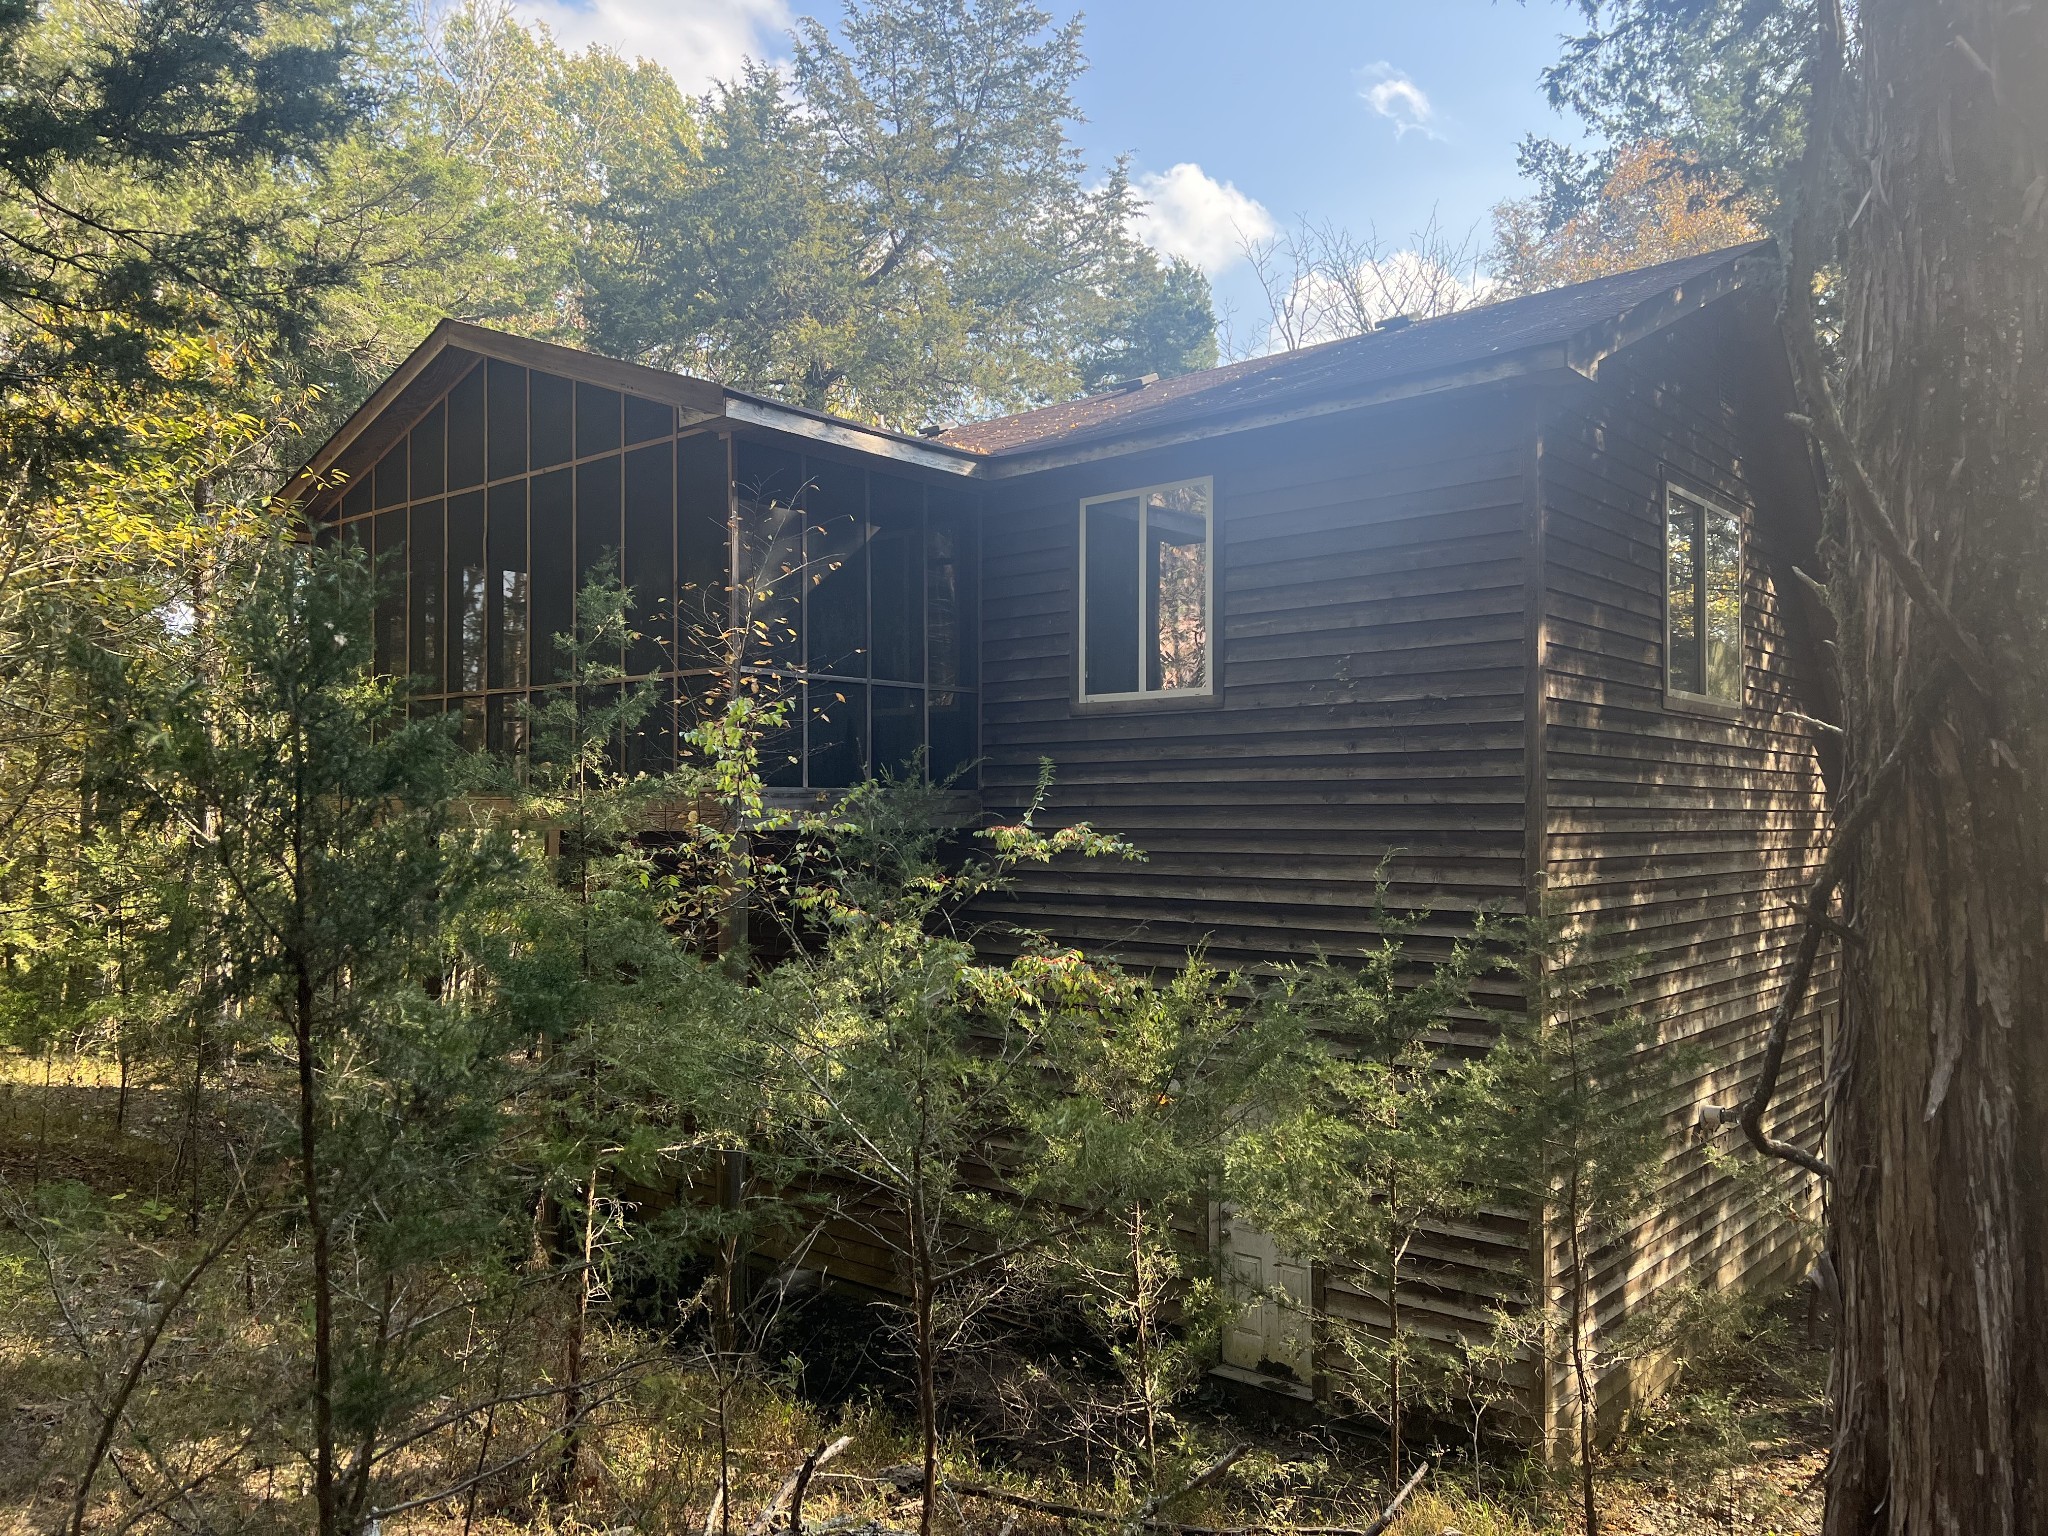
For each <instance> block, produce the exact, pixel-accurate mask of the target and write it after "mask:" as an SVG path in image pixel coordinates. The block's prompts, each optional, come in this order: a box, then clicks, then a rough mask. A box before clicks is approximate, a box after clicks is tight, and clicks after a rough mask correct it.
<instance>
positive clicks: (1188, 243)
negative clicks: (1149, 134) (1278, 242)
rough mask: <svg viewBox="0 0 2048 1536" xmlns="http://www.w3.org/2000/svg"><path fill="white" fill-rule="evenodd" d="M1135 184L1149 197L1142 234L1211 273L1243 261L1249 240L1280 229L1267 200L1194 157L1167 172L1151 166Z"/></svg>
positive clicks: (1157, 248) (1165, 253) (1154, 246)
mask: <svg viewBox="0 0 2048 1536" xmlns="http://www.w3.org/2000/svg"><path fill="white" fill-rule="evenodd" d="M1134 185H1135V186H1136V188H1137V191H1138V195H1139V196H1140V197H1142V198H1143V199H1144V200H1145V207H1144V208H1143V209H1142V210H1140V212H1139V213H1138V216H1137V220H1136V225H1137V233H1138V238H1139V239H1140V240H1143V241H1144V242H1145V243H1146V244H1147V245H1149V246H1151V247H1152V249H1153V250H1155V251H1157V252H1159V253H1160V254H1161V255H1162V256H1180V257H1184V258H1186V259H1187V260H1188V261H1191V262H1193V263H1194V264H1195V265H1196V266H1198V267H1200V268H1201V269H1202V270H1203V271H1204V272H1207V273H1208V274H1209V275H1210V276H1211V277H1214V276H1215V275H1216V274H1217V273H1219V272H1222V271H1225V270H1227V269H1228V268H1230V267H1233V266H1235V265H1236V264H1237V263H1238V262H1240V261H1242V260H1244V246H1245V242H1246V241H1249V240H1265V239H1268V238H1270V237H1271V236H1272V234H1273V231H1274V229H1275V228H1276V226H1275V224H1274V223H1273V216H1272V215H1271V214H1270V213H1268V212H1267V211H1266V209H1265V205H1264V204H1262V203H1260V202H1259V201H1258V200H1257V199H1256V198H1252V197H1247V196H1246V195H1245V194H1244V193H1242V192H1240V191H1238V190H1237V188H1236V187H1235V186H1233V185H1231V183H1229V182H1227V181H1218V180H1217V179H1216V178H1215V177H1213V176H1211V175H1210V174H1209V173H1208V172H1207V171H1205V170H1203V169H1202V168H1201V167H1200V166H1199V165H1196V164H1194V163H1193V162H1192V161H1187V160H1183V161H1182V162H1181V163H1180V164H1179V165H1176V166H1174V167H1173V168H1172V169H1170V170H1168V171H1167V172H1166V173H1165V174H1164V175H1161V174H1160V173H1159V172H1157V171H1146V172H1144V173H1143V174H1142V175H1140V176H1139V177H1138V178H1137V179H1136V181H1135V183H1134Z"/></svg>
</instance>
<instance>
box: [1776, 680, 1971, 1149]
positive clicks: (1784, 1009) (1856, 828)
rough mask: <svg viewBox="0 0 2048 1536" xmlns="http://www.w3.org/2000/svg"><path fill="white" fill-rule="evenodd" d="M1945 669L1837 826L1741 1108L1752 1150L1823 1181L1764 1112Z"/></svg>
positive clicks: (1929, 717) (1927, 722)
mask: <svg viewBox="0 0 2048 1536" xmlns="http://www.w3.org/2000/svg"><path fill="white" fill-rule="evenodd" d="M1948 671H1949V669H1948V668H1947V667H1946V666H1942V667H1939V668H1937V669H1936V671H1935V674H1934V676H1932V677H1930V678H1929V679H1928V680H1927V682H1926V683H1924V684H1923V685H1922V686H1921V689H1920V692H1919V694H1918V696H1917V697H1916V698H1915V699H1914V700H1913V703H1912V705H1911V706H1910V707H1909V708H1908V710H1907V712H1906V719H1905V723H1904V724H1903V726H1902V727H1901V728H1900V731H1899V739H1898V740H1897V741H1896V742H1894V743H1893V744H1892V749H1891V751H1890V752H1888V753H1886V754H1885V758H1884V761H1883V762H1882V763H1880V764H1878V767H1877V771H1876V772H1875V773H1873V774H1872V775H1871V776H1870V782H1869V784H1868V785H1866V786H1865V787H1864V791H1863V796H1862V798H1861V799H1859V800H1858V801H1857V802H1856V804H1855V805H1854V806H1852V807H1851V808H1850V809H1849V811H1848V812H1847V814H1845V815H1844V816H1843V817H1842V819H1841V820H1840V821H1839V822H1838V823H1837V824H1836V826H1835V836H1834V840H1833V842H1832V843H1831V844H1830V845H1829V848H1828V856H1827V859H1826V860H1825V861H1824V862H1823V863H1822V865H1821V867H1820V873H1819V874H1818V875H1817V876H1815V877H1814V882H1813V884H1812V885H1811V886H1809V887H1808V888H1807V892H1806V928H1805V931H1804V932H1803V933H1802V934H1801V935H1800V936H1799V953H1798V956H1797V958H1796V959H1795V960H1794V961H1793V964H1792V976H1791V979H1790V980H1788V981H1787V982H1786V983H1785V991H1784V995H1783V996H1781V997H1780V998H1779V999H1778V1006H1777V1008H1776V1009H1774V1010H1773V1011H1772V1014H1771V1032H1770V1035H1769V1037H1768V1038H1767V1039H1766V1040H1765V1042H1764V1060H1763V1067H1762V1070H1761V1071H1760V1072H1759V1073H1758V1075H1757V1080H1756V1085H1755V1086H1754V1087H1753V1088H1751V1089H1750V1091H1749V1097H1748V1098H1747V1099H1745V1100H1744V1101H1743V1103H1742V1107H1741V1109H1740V1111H1739V1112H1738V1113H1737V1115H1736V1119H1737V1120H1738V1122H1739V1123H1740V1124H1741V1126H1742V1133H1743V1135H1744V1136H1746V1137H1747V1138H1748V1139H1749V1144H1750V1145H1751V1146H1753V1147H1755V1148H1756V1149H1757V1151H1759V1152H1761V1153H1763V1154H1764V1155H1765V1156H1766V1157H1776V1158H1781V1159H1783V1160H1784V1161H1786V1162H1788V1163H1796V1164H1798V1166H1800V1167H1801V1168H1804V1169H1805V1170H1806V1171H1807V1172H1808V1173H1811V1174H1815V1175H1817V1176H1818V1177H1820V1178H1823V1179H1832V1178H1833V1177H1834V1176H1835V1170H1834V1168H1833V1167H1832V1166H1831V1165H1830V1164H1829V1163H1828V1161H1827V1159H1825V1158H1823V1157H1817V1156H1815V1155H1814V1154H1813V1153H1811V1152H1808V1151H1806V1150H1804V1149H1803V1148H1800V1147H1796V1146H1794V1145H1792V1143H1790V1142H1786V1141H1778V1140H1776V1139H1774V1138H1773V1137H1772V1136H1771V1135H1770V1134H1769V1133H1768V1132H1766V1131H1765V1130H1764V1111H1765V1110H1767V1109H1768V1108H1770V1104H1771V1099H1772V1098H1773V1097H1774V1096H1775V1095H1776V1093H1777V1091H1778V1074H1779V1072H1780V1071H1781V1070H1782V1069H1783V1067H1784V1063H1785V1045H1786V1042H1787V1040H1789V1039H1790V1038H1791V1033H1792V1021H1793V1019H1794V1018H1795V1017H1797V1016H1798V1013H1799V1009H1800V1006H1801V1005H1802V1004H1803V1003H1804V1002H1805V1001H1806V989H1807V986H1808V984H1809V983H1810V982H1811V980H1812V978H1813V963H1814V961H1815V959H1816V958H1818V956H1819V954H1820V942H1821V939H1822V938H1823V937H1824V936H1825V935H1827V934H1828V933H1830V932H1832V931H1835V930H1837V929H1839V927H1840V926H1841V925H1840V924H1838V923H1836V922H1835V920H1834V918H1833V917H1832V915H1831V914H1830V913H1829V911H1828V907H1829V906H1830V905H1831V904H1832V903H1833V901H1834V898H1835V890H1836V888H1837V887H1838V886H1839V885H1840V884H1841V883H1842V876H1843V874H1844V873H1845V872H1846V870H1847V866H1848V862H1849V856H1850V854H1851V853H1852V852H1853V851H1854V850H1855V847H1856V845H1857V843H1859V842H1861V841H1862V839H1863V834H1864V833H1865V832H1867V831H1868V830H1869V829H1870V824H1871V823H1872V822H1873V821H1875V820H1876V819H1877V813H1878V812H1879V811H1880V810H1882V809H1883V808H1884V804H1885V802H1886V801H1887V800H1888V799H1889V798H1890V797H1891V793H1892V791H1893V789H1895V788H1896V787H1897V785H1898V782H1899V779H1900V778H1901V777H1902V776H1903V774H1904V771H1905V766H1906V761H1907V758H1908V757H1909V756H1910V755H1911V753H1912V750H1913V748H1914V747H1915V746H1916V745H1917V744H1918V743H1919V741H1920V738H1921V737H1922V736H1924V735H1925V734H1926V733H1927V730H1928V727H1929V726H1931V725H1932V724H1933V723H1934V719H1935V716H1936V714H1937V713H1939V711H1940V708H1941V705H1942V703H1943V702H1944V691H1943V690H1944V688H1945V685H1946V683H1947V681H1948Z"/></svg>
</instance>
